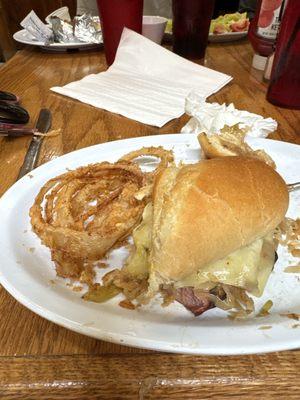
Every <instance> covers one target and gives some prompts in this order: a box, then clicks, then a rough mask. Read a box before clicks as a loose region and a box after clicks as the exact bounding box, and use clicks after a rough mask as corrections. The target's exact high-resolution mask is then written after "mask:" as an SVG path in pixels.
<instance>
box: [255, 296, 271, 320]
mask: <svg viewBox="0 0 300 400" xmlns="http://www.w3.org/2000/svg"><path fill="white" fill-rule="evenodd" d="M272 306H273V301H272V300H268V301H266V302H265V304H264V305H263V306H262V308H261V309H260V311H259V313H258V314H257V315H256V316H257V317H266V316H267V315H270V313H269V310H270V309H271V307H272Z"/></svg>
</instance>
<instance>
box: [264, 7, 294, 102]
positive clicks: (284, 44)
mask: <svg viewBox="0 0 300 400" xmlns="http://www.w3.org/2000/svg"><path fill="white" fill-rule="evenodd" d="M267 100H268V101H270V102H271V103H273V104H275V105H277V106H281V107H287V108H292V109H300V2H299V0H288V2H287V5H286V8H285V11H284V14H283V18H282V21H281V25H280V31H279V35H278V38H277V40H276V50H275V55H274V62H273V68H272V73H271V80H270V85H269V88H268V93H267Z"/></svg>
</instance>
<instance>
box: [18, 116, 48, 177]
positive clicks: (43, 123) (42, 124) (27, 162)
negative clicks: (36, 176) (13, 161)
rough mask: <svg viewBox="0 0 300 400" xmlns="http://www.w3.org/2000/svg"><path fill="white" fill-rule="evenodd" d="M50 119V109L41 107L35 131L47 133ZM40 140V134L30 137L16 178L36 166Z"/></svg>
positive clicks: (41, 139)
mask: <svg viewBox="0 0 300 400" xmlns="http://www.w3.org/2000/svg"><path fill="white" fill-rule="evenodd" d="M51 121H52V116H51V111H50V110H48V109H47V108H42V109H41V111H40V113H39V117H38V120H37V123H36V129H37V131H38V132H41V133H47V132H48V131H49V129H50V127H51ZM42 141H43V137H42V136H34V137H33V138H32V140H31V142H30V145H29V148H28V150H27V153H26V156H25V159H24V162H23V165H22V167H21V169H20V172H19V175H18V178H17V179H20V178H22V177H23V176H24V175H26V174H27V173H28V172H30V171H32V170H33V169H34V168H35V167H36V164H37V161H38V156H39V152H40V148H41V144H42Z"/></svg>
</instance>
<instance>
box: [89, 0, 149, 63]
mask: <svg viewBox="0 0 300 400" xmlns="http://www.w3.org/2000/svg"><path fill="white" fill-rule="evenodd" d="M97 2H98V9H99V14H100V20H101V28H102V34H103V42H104V51H105V57H106V62H107V64H108V65H111V64H112V63H113V62H114V60H115V55H116V51H117V48H118V46H119V42H120V38H121V35H122V32H123V28H124V27H125V26H126V27H127V28H129V29H132V30H133V31H135V32H138V33H142V24H143V0H97Z"/></svg>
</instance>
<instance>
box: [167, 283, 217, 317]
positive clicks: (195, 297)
mask: <svg viewBox="0 0 300 400" xmlns="http://www.w3.org/2000/svg"><path fill="white" fill-rule="evenodd" d="M175 299H176V300H177V301H178V302H179V303H181V304H182V305H183V306H184V307H185V308H186V309H187V310H189V311H191V312H192V313H193V314H194V315H195V316H196V317H197V316H198V315H201V314H202V313H204V312H205V311H207V310H209V309H210V308H213V307H214V306H215V305H214V304H213V303H212V302H211V301H210V300H209V295H208V293H204V292H203V293H199V292H198V291H197V294H196V293H195V292H194V289H193V288H192V287H184V288H179V289H176V292H175Z"/></svg>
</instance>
